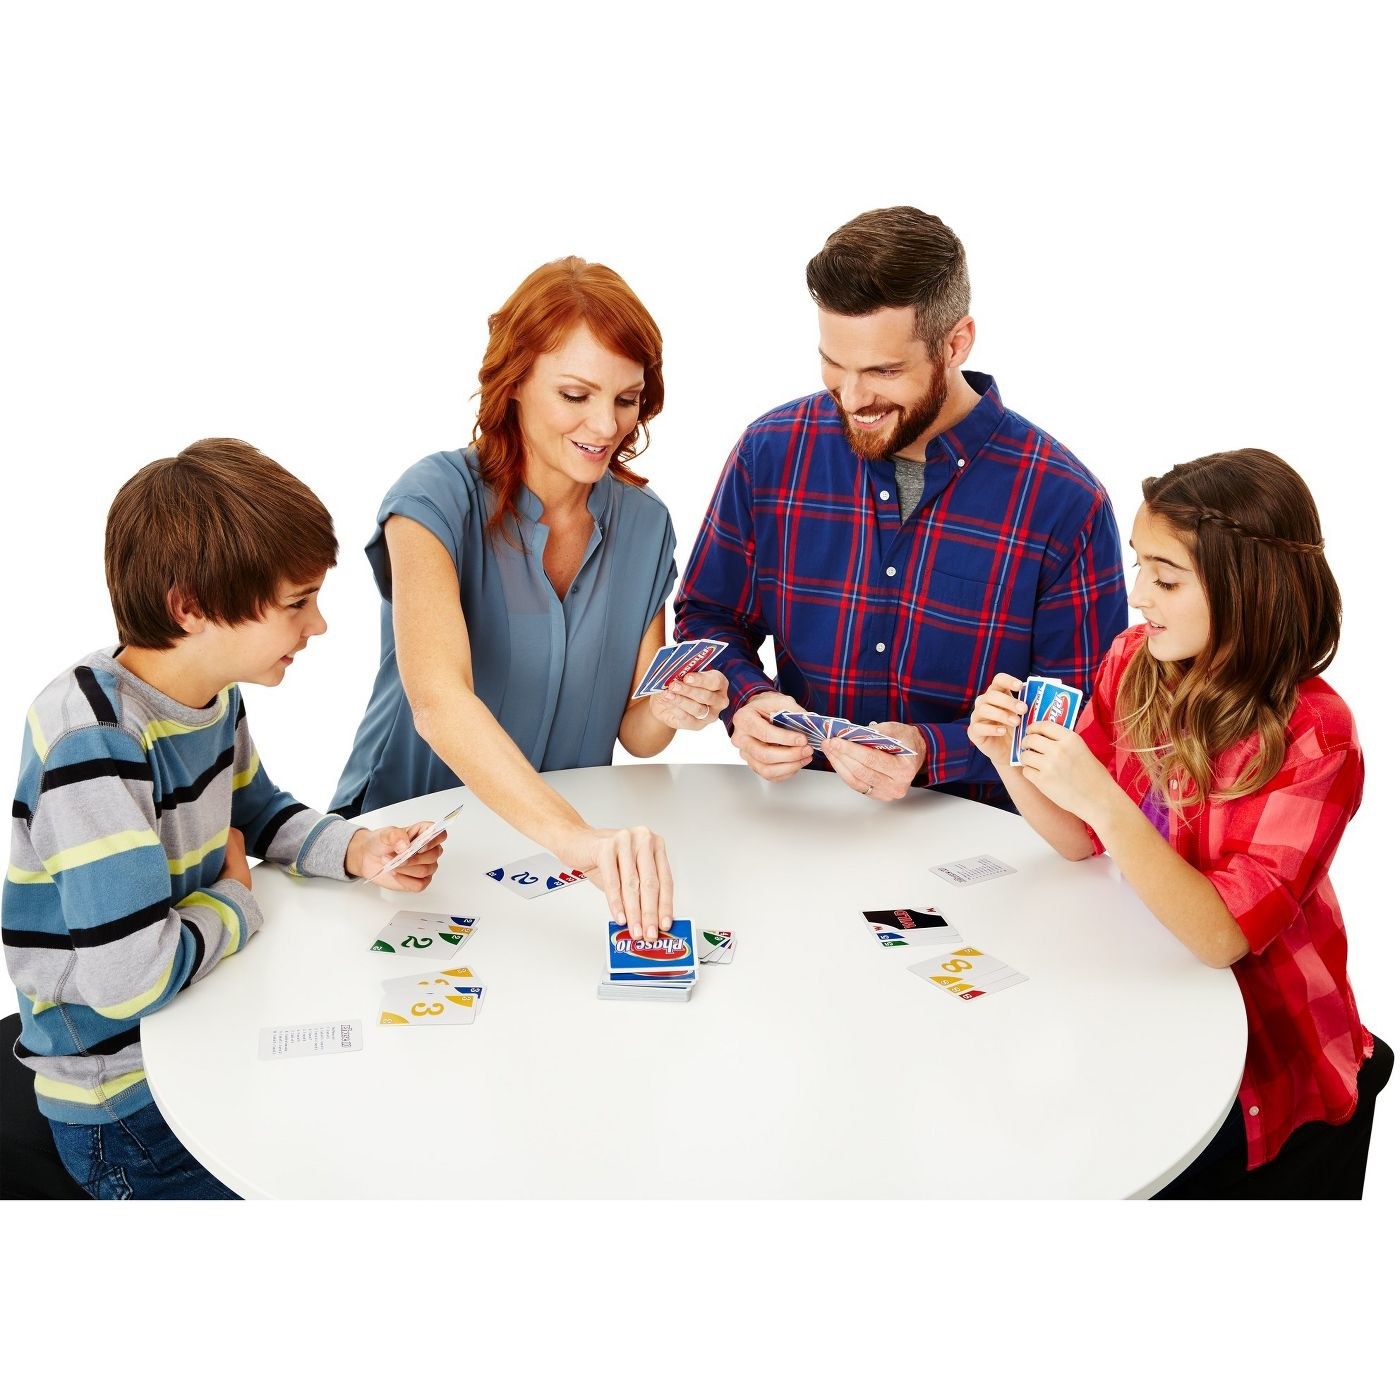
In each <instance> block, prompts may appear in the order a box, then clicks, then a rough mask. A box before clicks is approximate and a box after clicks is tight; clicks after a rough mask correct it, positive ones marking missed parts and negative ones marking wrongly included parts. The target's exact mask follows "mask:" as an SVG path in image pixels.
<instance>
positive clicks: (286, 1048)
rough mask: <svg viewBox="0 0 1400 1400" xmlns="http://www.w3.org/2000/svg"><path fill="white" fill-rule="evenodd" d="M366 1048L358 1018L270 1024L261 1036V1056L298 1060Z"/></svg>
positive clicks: (261, 1057)
mask: <svg viewBox="0 0 1400 1400" xmlns="http://www.w3.org/2000/svg"><path fill="white" fill-rule="evenodd" d="M364 1048H365V1036H364V1031H363V1030H362V1029H361V1026H360V1023H359V1022H358V1021H315V1022H312V1023H311V1024H310V1025H305V1026H268V1027H266V1028H265V1029H264V1030H263V1031H262V1032H261V1034H260V1035H259V1036H258V1059H260V1060H294V1059H301V1058H303V1057H305V1056H309V1055H343V1054H344V1053H345V1052H346V1051H347V1050H363V1049H364Z"/></svg>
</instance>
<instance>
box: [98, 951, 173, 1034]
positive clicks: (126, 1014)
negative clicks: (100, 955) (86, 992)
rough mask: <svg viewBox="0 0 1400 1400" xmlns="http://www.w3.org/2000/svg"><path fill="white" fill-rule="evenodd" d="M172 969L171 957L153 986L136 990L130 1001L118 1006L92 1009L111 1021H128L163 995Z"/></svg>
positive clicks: (168, 983)
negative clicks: (140, 990) (144, 989)
mask: <svg viewBox="0 0 1400 1400" xmlns="http://www.w3.org/2000/svg"><path fill="white" fill-rule="evenodd" d="M174 970H175V959H174V958H171V959H170V961H169V962H168V963H166V965H165V971H164V972H162V973H161V975H160V976H159V977H158V978H157V979H156V983H155V985H154V986H153V987H150V988H148V989H147V990H146V991H144V992H137V993H136V995H135V996H134V997H132V998H131V1000H130V1001H124V1002H122V1003H121V1004H120V1005H118V1006H94V1007H93V1008H92V1009H93V1010H94V1011H96V1012H98V1013H99V1014H101V1015H103V1016H107V1017H110V1018H111V1019H112V1020H113V1021H129V1020H131V1018H132V1017H133V1016H139V1015H140V1014H141V1013H142V1012H143V1011H144V1010H145V1009H146V1008H147V1007H148V1006H149V1005H150V1004H151V1003H152V1002H153V1001H158V1000H159V999H160V998H161V997H162V996H164V995H165V989H166V988H167V987H168V986H169V985H170V974H171V973H172V972H174Z"/></svg>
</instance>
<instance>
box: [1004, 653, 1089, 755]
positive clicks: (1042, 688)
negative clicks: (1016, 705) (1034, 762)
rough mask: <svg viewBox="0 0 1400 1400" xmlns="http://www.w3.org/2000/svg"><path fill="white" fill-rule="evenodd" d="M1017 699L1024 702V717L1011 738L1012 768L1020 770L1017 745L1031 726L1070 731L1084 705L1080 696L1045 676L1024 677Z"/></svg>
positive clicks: (1069, 687)
mask: <svg viewBox="0 0 1400 1400" xmlns="http://www.w3.org/2000/svg"><path fill="white" fill-rule="evenodd" d="M1021 699H1022V700H1024V701H1025V704H1026V713H1025V714H1023V715H1022V716H1021V723H1020V724H1019V725H1017V726H1016V732H1015V733H1014V734H1013V735H1012V736H1011V766H1012V767H1013V768H1019V767H1020V766H1021V744H1022V741H1023V740H1024V739H1025V737H1026V731H1027V730H1028V729H1029V728H1030V727H1031V725H1033V724H1035V723H1037V722H1038V721H1040V720H1045V721H1047V722H1048V723H1050V724H1059V725H1063V726H1064V727H1065V728H1066V729H1073V728H1074V721H1075V720H1076V719H1077V718H1078V717H1079V706H1080V705H1081V704H1082V703H1083V701H1084V692H1083V691H1082V690H1076V689H1075V688H1074V686H1072V685H1064V684H1063V683H1062V682H1060V681H1057V680H1052V679H1051V678H1050V677H1049V676H1027V677H1026V682H1025V684H1024V685H1023V686H1022V687H1021Z"/></svg>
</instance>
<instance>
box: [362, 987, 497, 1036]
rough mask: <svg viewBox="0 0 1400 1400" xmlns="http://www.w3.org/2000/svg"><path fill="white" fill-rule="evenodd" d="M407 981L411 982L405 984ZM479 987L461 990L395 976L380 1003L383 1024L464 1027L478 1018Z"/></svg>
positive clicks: (380, 1018)
mask: <svg viewBox="0 0 1400 1400" xmlns="http://www.w3.org/2000/svg"><path fill="white" fill-rule="evenodd" d="M405 982H407V983H410V985H407V986H405V985H403V984H404V983H405ZM480 1000H481V998H480V995H479V991H478V990H477V989H472V990H469V991H465V992H459V991H457V990H456V988H455V986H452V987H450V988H449V987H442V986H437V985H434V984H432V983H431V982H430V983H427V984H425V983H424V982H423V981H422V980H421V979H414V978H402V977H396V978H394V979H393V980H392V983H391V984H386V985H385V988H384V994H383V996H382V998H381V999H380V1002H379V1024H380V1025H381V1026H465V1025H470V1024H471V1023H472V1022H473V1021H475V1020H476V1011H477V1005H478V1003H479V1002H480Z"/></svg>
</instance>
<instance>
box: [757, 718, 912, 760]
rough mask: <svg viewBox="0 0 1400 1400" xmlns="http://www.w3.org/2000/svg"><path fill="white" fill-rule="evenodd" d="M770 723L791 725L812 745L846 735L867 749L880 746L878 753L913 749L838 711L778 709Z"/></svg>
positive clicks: (907, 753) (904, 751)
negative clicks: (839, 713) (841, 714)
mask: <svg viewBox="0 0 1400 1400" xmlns="http://www.w3.org/2000/svg"><path fill="white" fill-rule="evenodd" d="M768 718H769V720H770V722H771V723H773V724H776V725H778V726H779V727H780V728H782V729H791V730H794V731H795V732H796V733H798V734H805V735H806V736H807V738H809V739H810V740H811V741H812V747H813V748H817V749H819V748H821V746H822V745H823V744H824V743H825V742H826V740H828V739H849V740H850V741H851V743H853V744H860V745H862V746H863V747H864V748H867V749H879V750H880V752H881V753H892V754H895V755H896V756H899V757H903V756H907V755H909V754H912V753H913V752H914V750H913V749H909V748H905V746H904V745H903V744H901V743H900V742H899V740H898V739H891V738H890V736H889V735H888V734H881V733H880V732H879V730H876V729H871V728H870V726H869V725H868V724H853V723H852V722H851V721H850V720H848V719H842V718H841V716H840V715H817V714H813V713H812V712H811V711H810V710H779V711H778V713H777V714H775V715H769V716H768Z"/></svg>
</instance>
